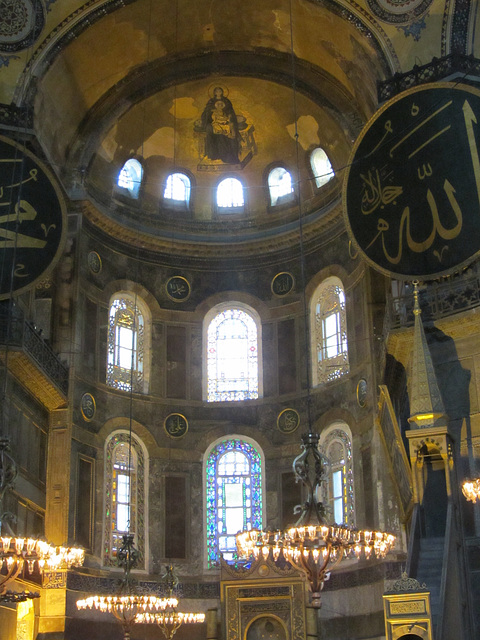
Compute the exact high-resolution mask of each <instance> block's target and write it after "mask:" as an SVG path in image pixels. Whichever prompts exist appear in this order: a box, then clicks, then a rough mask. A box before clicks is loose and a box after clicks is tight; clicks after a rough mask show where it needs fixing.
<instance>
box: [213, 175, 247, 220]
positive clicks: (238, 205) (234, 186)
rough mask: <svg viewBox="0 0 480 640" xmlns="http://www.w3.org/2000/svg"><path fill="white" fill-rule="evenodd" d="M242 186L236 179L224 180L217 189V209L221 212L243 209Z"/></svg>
mask: <svg viewBox="0 0 480 640" xmlns="http://www.w3.org/2000/svg"><path fill="white" fill-rule="evenodd" d="M244 204H245V199H244V197H243V185H242V183H241V182H240V180H238V179H237V178H225V179H224V180H222V181H221V182H220V183H219V185H218V187H217V208H218V209H219V210H221V211H226V210H228V209H230V210H232V212H234V211H238V210H239V209H243V206H244Z"/></svg>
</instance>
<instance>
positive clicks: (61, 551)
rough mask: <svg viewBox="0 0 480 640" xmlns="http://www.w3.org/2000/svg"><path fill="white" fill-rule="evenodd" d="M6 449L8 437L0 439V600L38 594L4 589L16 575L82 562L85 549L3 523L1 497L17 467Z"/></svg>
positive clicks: (6, 517) (59, 569) (63, 569)
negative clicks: (23, 533) (22, 533)
mask: <svg viewBox="0 0 480 640" xmlns="http://www.w3.org/2000/svg"><path fill="white" fill-rule="evenodd" d="M8 449H9V441H8V439H7V438H2V439H0V602H24V601H25V600H27V599H33V598H38V597H39V595H38V593H35V592H32V591H28V590H24V591H16V590H15V591H14V590H11V589H9V588H8V587H9V586H11V585H12V583H13V582H14V581H15V580H16V579H17V578H18V577H19V576H20V575H22V576H26V575H32V574H33V573H35V572H38V573H40V574H41V575H43V574H44V572H46V571H65V570H67V569H70V568H71V567H79V566H80V565H82V564H83V560H84V557H85V551H84V550H83V549H80V548H78V547H63V546H56V545H53V544H50V543H48V542H46V541H44V540H39V539H36V538H27V537H25V536H15V535H14V534H13V532H12V531H11V529H10V527H9V526H8V525H7V520H8V519H11V517H12V516H11V514H9V513H8V512H2V511H3V510H2V509H1V507H2V506H3V497H4V495H5V493H6V491H7V490H8V489H10V488H11V487H12V486H13V484H14V482H15V479H16V477H17V466H16V464H15V461H14V460H13V458H12V457H11V455H10V454H9V453H8Z"/></svg>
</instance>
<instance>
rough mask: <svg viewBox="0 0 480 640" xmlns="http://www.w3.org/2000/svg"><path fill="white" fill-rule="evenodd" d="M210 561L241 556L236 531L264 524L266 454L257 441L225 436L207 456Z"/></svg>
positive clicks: (210, 566) (234, 559) (232, 559)
mask: <svg viewBox="0 0 480 640" xmlns="http://www.w3.org/2000/svg"><path fill="white" fill-rule="evenodd" d="M205 479H206V483H205V484H206V514H207V565H208V567H209V568H212V567H216V566H218V565H219V564H220V556H221V555H223V558H224V559H225V560H226V561H227V562H235V561H236V560H237V547H236V543H235V535H236V534H237V533H238V532H239V531H246V530H250V529H261V528H262V525H263V520H262V517H263V516H262V512H263V507H262V505H263V455H262V453H261V451H260V448H259V447H258V445H257V444H256V443H254V442H253V441H249V442H247V441H246V440H244V439H237V438H234V439H228V440H222V441H220V442H218V443H217V444H215V445H214V446H213V447H212V448H211V449H210V451H209V452H208V453H207V455H206V458H205Z"/></svg>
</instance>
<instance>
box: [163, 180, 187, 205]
mask: <svg viewBox="0 0 480 640" xmlns="http://www.w3.org/2000/svg"><path fill="white" fill-rule="evenodd" d="M190 189H191V185H190V178H189V177H188V176H186V175H185V174H184V173H171V174H170V175H169V176H168V178H167V182H166V184H165V190H164V192H163V197H164V198H165V200H173V201H174V202H184V203H185V204H188V203H189V202H190Z"/></svg>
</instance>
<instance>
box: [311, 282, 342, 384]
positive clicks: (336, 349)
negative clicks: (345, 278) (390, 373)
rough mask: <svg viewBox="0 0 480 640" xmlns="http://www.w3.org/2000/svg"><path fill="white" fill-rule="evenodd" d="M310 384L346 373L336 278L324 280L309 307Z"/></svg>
mask: <svg viewBox="0 0 480 640" xmlns="http://www.w3.org/2000/svg"><path fill="white" fill-rule="evenodd" d="M311 326H312V342H313V344H312V350H313V354H312V362H313V384H314V385H318V384H321V383H323V382H330V381H332V380H336V379H338V378H340V377H341V376H343V375H345V374H347V373H348V371H349V364H348V350H347V318H346V311H345V292H344V290H343V286H342V283H341V281H340V280H339V279H338V278H335V277H331V278H327V279H326V280H325V281H324V282H322V284H321V285H320V286H319V287H318V288H317V290H316V291H315V293H314V295H313V297H312V304H311Z"/></svg>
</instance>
